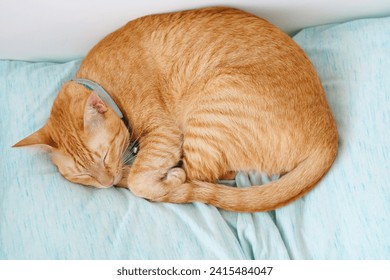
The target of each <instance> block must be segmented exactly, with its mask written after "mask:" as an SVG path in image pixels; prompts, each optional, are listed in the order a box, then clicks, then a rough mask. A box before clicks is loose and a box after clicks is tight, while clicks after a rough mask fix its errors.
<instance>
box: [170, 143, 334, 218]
mask: <svg viewBox="0 0 390 280" xmlns="http://www.w3.org/2000/svg"><path fill="white" fill-rule="evenodd" d="M336 153H337V147H336V148H334V147H332V148H329V149H325V150H324V149H322V150H319V149H317V150H315V152H314V153H312V154H311V155H310V156H308V157H307V158H306V159H305V160H304V161H302V162H301V163H300V164H298V165H297V166H296V168H294V169H293V170H291V171H290V172H288V173H286V174H285V175H284V176H282V177H281V178H280V179H278V180H276V181H273V182H270V183H267V184H264V185H261V186H252V187H248V188H235V187H229V186H225V185H221V184H213V183H207V182H202V181H191V182H188V183H185V184H183V185H182V186H180V187H179V188H177V189H175V190H172V191H171V192H170V194H169V199H168V201H171V202H178V203H185V202H196V201H198V202H203V203H207V204H211V205H214V206H216V207H218V208H221V209H224V210H229V211H235V212H260V211H269V210H274V209H276V208H279V207H281V206H284V205H286V204H288V203H290V202H292V201H294V200H296V199H298V198H300V197H301V196H303V195H304V194H305V193H307V192H308V191H310V190H311V189H312V188H313V187H314V186H315V185H316V184H317V183H318V181H319V180H321V178H322V177H323V176H324V175H325V174H326V172H327V171H328V170H329V168H330V166H331V165H332V163H333V161H334V160H335V157H336Z"/></svg>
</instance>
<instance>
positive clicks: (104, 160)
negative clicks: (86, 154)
mask: <svg viewBox="0 0 390 280" xmlns="http://www.w3.org/2000/svg"><path fill="white" fill-rule="evenodd" d="M108 151H109V150H107V152H106V153H105V155H104V157H103V164H104V165H106V164H107V162H106V160H107V156H108Z"/></svg>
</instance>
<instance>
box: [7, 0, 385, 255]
mask: <svg viewBox="0 0 390 280" xmlns="http://www.w3.org/2000/svg"><path fill="white" fill-rule="evenodd" d="M10 2H11V1H10ZM19 2H20V1H19ZM22 2H24V3H25V4H26V3H27V4H26V5H27V7H26V9H24V12H18V11H17V10H18V9H17V5H19V4H18V1H13V2H12V3H7V4H5V5H4V4H2V6H3V7H2V9H1V11H0V26H1V27H0V59H1V60H0V112H1V117H0V259H27V260H31V259H66V260H68V259H76V260H79V259H143V260H149V259H390V172H389V168H390V130H389V128H390V78H389V77H390V3H389V2H386V1H379V0H378V1H373V0H370V1H365V2H364V1H363V2H362V3H361V5H360V6H359V5H356V6H355V3H354V2H353V1H352V0H351V1H345V2H344V4H342V5H341V4H339V5H340V6H341V8H340V9H341V10H340V9H336V8H334V7H332V5H333V4H336V1H319V2H318V3H317V5H319V6H317V7H316V6H314V4H308V3H306V2H307V1H303V0H302V1H301V0H300V1H293V2H294V4H292V3H291V1H290V2H287V1H274V2H272V1H258V2H256V3H255V2H254V1H241V2H239V1H206V0H205V1H197V2H195V1H188V2H187V3H185V4H184V3H179V2H178V1H170V2H169V4H165V3H167V2H166V1H157V0H155V1H150V2H152V4H149V6H148V4H146V3H145V4H142V5H141V4H138V6H137V5H136V4H134V2H133V3H127V4H126V3H125V1H111V2H110V9H105V8H106V7H107V5H105V4H104V1H94V5H95V3H96V7H95V8H94V9H95V10H94V11H93V12H87V11H90V9H91V8H90V7H89V6H88V5H87V4H85V3H82V4H80V6H78V7H77V8H75V7H69V6H67V5H65V4H64V3H65V2H66V1H56V3H58V4H56V5H54V4H49V3H50V1H37V2H38V3H36V4H34V5H36V6H34V7H29V5H30V4H28V1H22ZM128 2H130V1H128ZM153 4H155V5H153ZM221 4H225V5H229V6H234V7H238V8H243V9H245V10H247V11H252V12H254V13H256V14H258V15H259V16H262V17H264V18H266V19H268V20H270V21H271V22H273V23H275V24H276V25H279V26H280V27H281V28H283V29H284V30H285V31H286V32H289V34H291V36H292V37H293V39H294V40H295V41H296V42H297V43H298V44H299V45H300V46H301V47H302V48H303V49H304V50H305V51H306V53H307V54H308V56H309V57H310V59H311V60H312V62H313V64H314V66H315V68H316V69H317V71H318V74H319V76H320V78H321V81H322V84H323V86H324V88H325V91H326V96H327V99H328V102H329V104H330V107H331V109H332V111H333V113H334V116H335V118H336V122H337V126H338V130H339V138H340V140H339V145H340V147H339V152H338V156H337V159H336V161H335V163H334V165H333V166H332V168H331V169H330V171H329V172H328V173H327V175H326V176H325V177H324V178H323V180H322V181H321V182H320V183H319V184H318V186H317V187H316V188H315V189H314V190H313V191H311V192H310V193H309V194H307V195H305V196H304V197H302V198H301V199H299V200H297V201H295V202H294V203H291V204H289V205H287V206H285V207H283V208H280V209H277V210H275V211H270V212H265V213H232V212H228V211H223V210H219V209H217V208H215V207H213V206H209V205H205V204H201V203H191V204H180V205H176V204H169V203H151V202H148V201H146V200H144V199H141V198H138V197H136V196H134V195H133V194H132V193H131V192H130V191H128V190H126V189H119V188H110V189H94V188H88V187H83V186H80V185H76V184H73V183H70V182H68V181H66V180H65V179H64V178H63V177H62V176H60V174H59V173H58V171H57V170H56V168H55V166H54V165H53V164H52V163H51V162H50V159H49V157H48V156H47V155H46V154H44V153H41V152H38V151H35V150H31V149H12V148H11V146H12V145H13V144H14V143H16V142H17V141H18V140H20V139H22V138H23V137H25V136H27V135H29V134H30V133H32V132H33V131H35V130H37V129H38V128H40V127H41V126H42V125H43V124H44V123H45V121H46V120H47V118H48V116H49V112H50V108H51V104H52V102H53V100H54V98H55V96H56V94H57V91H58V90H59V88H60V87H61V85H62V84H63V83H64V82H66V81H68V80H69V79H71V78H72V77H73V75H74V73H75V72H76V71H77V69H78V66H79V65H80V63H81V61H82V57H83V56H84V55H85V54H86V51H87V50H88V49H89V48H90V47H91V46H92V45H93V44H95V43H96V42H97V41H98V40H99V39H100V38H101V37H102V36H104V35H105V34H107V33H108V32H110V31H112V30H114V29H115V28H117V27H119V26H120V25H122V24H123V23H125V22H126V21H128V20H130V19H132V18H135V17H138V16H141V15H144V14H150V13H155V12H165V11H168V10H169V11H173V10H180V9H187V8H195V7H201V6H206V5H221ZM7 5H8V6H7ZM4 7H5V8H4ZM29 8H30V12H29V13H27V12H26V11H25V10H28V9H29ZM317 8H318V9H317ZM61 9H65V12H69V13H71V12H72V11H74V13H72V16H71V18H70V19H69V18H68V23H69V24H68V25H66V26H65V25H64V23H65V22H67V21H66V20H67V19H66V16H61V15H60V14H59V13H58V11H59V10H61ZM67 9H68V10H67ZM34 11H39V13H38V14H35V15H34ZM96 11H97V12H96ZM99 11H100V12H99ZM103 11H104V12H103ZM289 11H290V12H289ZM126 13H128V14H129V16H127V17H125V14H126ZM313 13H315V14H317V15H318V16H315V15H313ZM42 15H45V16H43V17H42ZM53 15H57V16H56V17H58V18H56V17H54V16H53ZM116 15H118V16H116ZM305 15H307V16H305ZM18 16H23V17H24V22H25V23H26V24H25V25H24V26H23V27H21V23H20V21H18V20H16V18H17V17H18ZM103 16H104V17H103ZM85 17H86V18H85ZM102 17H103V18H104V20H102ZM81 18H83V19H82V20H81ZM99 18H100V20H99ZM35 19H37V20H35ZM47 20H51V21H53V24H48V22H47ZM77 20H79V21H78V22H77ZM75 21H76V23H80V22H82V23H83V25H82V26H81V28H75V25H76V23H75ZM6 22H8V25H7V27H5V25H4V24H5V23H6ZM22 22H23V21H22ZM96 22H99V24H97V25H95V23H96ZM87 23H89V24H87ZM57 27H61V28H62V29H60V31H59V30H58V29H57ZM12 29H14V30H12ZM39 30H42V32H39ZM34 32H35V33H34ZM32 34H35V35H34V36H33V35H32ZM59 34H63V35H64V37H62V36H59ZM82 34H86V35H85V37H84V35H82ZM22 35H24V36H22ZM36 40H37V41H36ZM268 179H269V178H262V181H263V182H265V181H267V180H268ZM235 184H236V185H237V187H247V186H248V185H249V184H250V182H249V181H248V178H247V177H245V176H243V175H242V174H240V176H239V177H238V178H237V179H236V182H235Z"/></svg>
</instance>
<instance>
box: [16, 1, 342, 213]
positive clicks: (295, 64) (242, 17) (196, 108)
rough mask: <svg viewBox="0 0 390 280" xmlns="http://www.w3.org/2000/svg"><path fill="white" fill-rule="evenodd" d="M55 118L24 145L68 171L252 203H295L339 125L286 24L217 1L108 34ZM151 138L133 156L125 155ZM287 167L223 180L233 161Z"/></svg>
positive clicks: (138, 190) (245, 167)
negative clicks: (247, 180) (246, 181)
mask: <svg viewBox="0 0 390 280" xmlns="http://www.w3.org/2000/svg"><path fill="white" fill-rule="evenodd" d="M76 76H77V78H84V79H89V80H91V81H94V82H96V83H98V84H100V85H101V86H102V87H103V88H104V89H105V90H107V92H108V93H109V94H110V95H111V97H112V98H113V100H114V101H115V102H116V104H117V105H118V107H119V108H120V109H121V111H122V112H123V113H124V116H125V119H126V121H127V122H128V124H129V126H130V127H131V133H129V130H128V129H127V127H126V125H125V124H124V122H123V121H122V120H121V119H120V118H119V117H118V116H117V115H116V113H115V112H114V111H113V109H112V107H111V106H109V105H108V104H107V103H106V102H104V101H103V100H102V99H101V98H100V97H99V96H98V95H97V94H96V93H95V92H93V91H92V90H91V89H89V88H87V87H85V86H84V85H81V84H80V83H77V82H75V81H70V82H67V83H66V84H65V85H64V86H63V87H62V89H61V90H60V92H59V94H58V96H57V98H56V100H55V102H54V105H53V108H52V111H51V115H50V118H49V121H48V122H47V124H46V125H45V126H44V127H43V128H41V129H40V130H38V131H37V132H35V133H34V134H32V135H30V136H29V137H27V138H25V139H24V140H22V141H20V142H19V143H17V144H16V145H15V146H27V145H41V146H42V147H45V149H46V150H48V151H49V152H50V153H51V155H52V159H53V162H54V164H55V165H56V166H57V167H58V169H59V172H60V173H61V174H62V175H63V176H64V177H65V178H67V179H68V180H70V181H72V182H76V183H80V184H84V185H91V186H96V187H110V186H112V185H120V186H124V187H128V188H129V189H130V190H131V191H132V192H133V193H134V194H136V195H138V196H141V197H144V198H147V199H149V200H152V201H166V202H174V203H187V202H193V201H200V202H204V203H209V204H212V205H215V206H217V207H219V208H223V209H227V210H232V211H240V212H249V211H266V210H271V209H275V208H277V207H280V206H283V205H285V204H287V203H289V202H291V201H293V200H295V199H297V198H299V197H301V196H302V195H304V194H305V193H306V192H308V191H309V190H310V189H312V188H313V187H314V185H315V184H316V183H317V182H318V181H319V180H320V179H321V178H322V177H323V176H324V174H325V173H326V172H327V170H328V169H329V168H330V166H331V165H332V163H333V161H334V159H335V157H336V153H337V129H336V125H335V121H334V119H333V117H332V113H331V111H330V109H329V106H328V104H327V101H326V98H325V94H324V91H323V88H322V86H321V83H320V80H319V78H318V76H317V75H316V72H315V70H314V68H313V66H312V64H311V63H310V61H309V59H308V58H307V56H306V55H305V54H304V53H303V51H302V50H301V49H300V48H299V47H298V46H297V44H295V43H294V41H293V40H292V39H291V38H290V37H289V36H287V35H286V34H284V33H283V32H282V31H280V30H279V29H277V28H276V27H274V26H273V25H271V24H270V23H268V22H267V21H265V20H262V19H260V18H258V17H256V16H254V15H251V14H248V13H246V12H243V11H240V10H236V9H230V8H206V9H199V10H191V11H185V12H178V13H170V14H162V15H151V16H146V17H142V18H139V19H137V20H134V21H131V22H129V23H128V24H127V25H125V26H124V27H122V28H120V29H119V30H117V31H115V32H114V33H112V34H110V35H108V36H107V37H106V38H105V39H103V40H102V41H101V42H100V43H98V44H97V45H96V46H95V47H94V48H93V49H92V50H91V51H90V52H89V54H88V55H87V57H86V58H85V60H84V61H83V63H82V65H81V67H80V69H79V71H78V73H77V75H76ZM137 139H138V141H139V148H140V150H139V153H138V155H137V157H136V159H135V161H134V163H133V164H132V166H131V167H130V168H129V167H125V166H124V164H123V160H122V158H123V155H124V154H125V151H126V148H127V147H128V144H129V142H132V141H135V140H137ZM238 170H240V171H252V170H257V171H261V172H265V173H268V174H284V176H282V177H281V178H280V179H279V180H277V181H274V182H271V183H269V184H266V185H263V186H254V187H250V188H240V189H238V188H234V187H227V186H224V185H219V184H216V180H217V179H218V178H221V177H222V176H223V175H224V174H226V173H228V172H230V171H238Z"/></svg>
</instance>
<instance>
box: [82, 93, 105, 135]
mask: <svg viewBox="0 0 390 280" xmlns="http://www.w3.org/2000/svg"><path fill="white" fill-rule="evenodd" d="M107 110H108V108H107V106H106V104H105V103H104V102H103V100H102V99H101V98H100V97H99V96H98V95H97V94H96V93H94V92H92V93H91V95H90V96H89V97H88V100H87V103H86V105H85V109H84V129H91V128H95V127H98V126H99V125H100V124H101V123H102V122H103V121H104V119H103V117H102V115H103V114H104V113H105V112H107Z"/></svg>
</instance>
